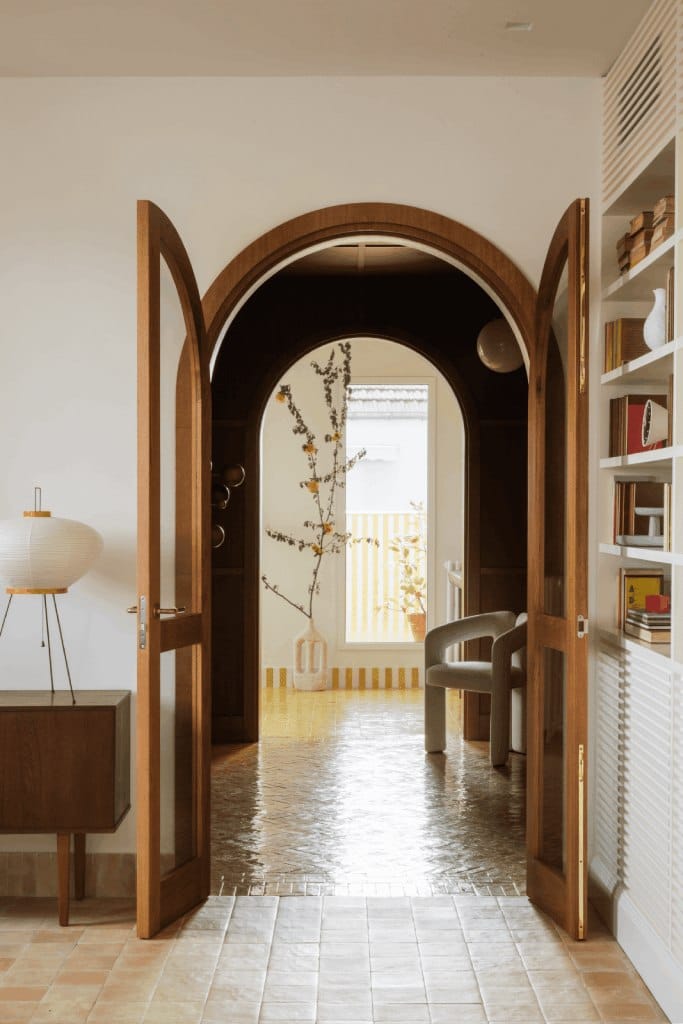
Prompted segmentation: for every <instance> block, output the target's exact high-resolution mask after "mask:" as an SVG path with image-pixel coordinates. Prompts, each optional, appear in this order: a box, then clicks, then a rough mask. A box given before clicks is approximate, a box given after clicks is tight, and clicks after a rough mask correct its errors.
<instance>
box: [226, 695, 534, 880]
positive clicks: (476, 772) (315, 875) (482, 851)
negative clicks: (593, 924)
mask: <svg viewBox="0 0 683 1024" xmlns="http://www.w3.org/2000/svg"><path fill="white" fill-rule="evenodd" d="M422 701H423V695H422V693H421V692H420V691H410V690H406V691H369V692H361V693H359V692H357V691H330V692H323V693H299V692H296V691H292V690H270V691H268V690H267V691H265V692H264V695H263V702H262V739H261V741H260V743H258V744H253V745H240V746H233V747H222V748H218V749H217V750H216V752H215V757H214V765H213V794H212V799H213V815H212V818H213V825H212V828H213V833H212V855H213V857H212V859H213V864H212V867H213V872H212V876H213V877H212V887H213V891H214V892H216V893H223V894H249V893H252V894H259V893H261V894H275V895H277V894H286V893H297V894H310V895H314V894H337V895H341V894H346V895H354V894H355V895H359V896H360V895H365V896H368V895H370V896H372V895H376V896H381V895H386V896H388V895H412V896H419V895H436V894H440V893H468V892H471V893H478V894H485V895H514V894H517V893H520V892H524V889H525V871H526V867H525V849H524V816H525V806H524V793H525V758H524V757H523V756H521V755H518V754H512V755H511V756H510V761H509V764H508V767H507V768H505V769H494V768H492V767H491V765H490V763H489V759H488V745H487V744H486V743H465V742H464V741H463V740H462V735H461V729H460V722H459V718H460V714H459V709H460V707H461V702H460V700H459V698H458V696H457V695H456V694H449V740H448V750H447V753H446V755H431V756H426V755H425V753H424V750H423V718H422Z"/></svg>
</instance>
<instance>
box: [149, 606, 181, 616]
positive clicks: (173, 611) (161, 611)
mask: <svg viewBox="0 0 683 1024" xmlns="http://www.w3.org/2000/svg"><path fill="white" fill-rule="evenodd" d="M186 611H187V608H185V606H184V605H181V607H179V608H155V609H154V614H155V615H156V617H157V618H159V616H160V615H184V614H185V612H186Z"/></svg>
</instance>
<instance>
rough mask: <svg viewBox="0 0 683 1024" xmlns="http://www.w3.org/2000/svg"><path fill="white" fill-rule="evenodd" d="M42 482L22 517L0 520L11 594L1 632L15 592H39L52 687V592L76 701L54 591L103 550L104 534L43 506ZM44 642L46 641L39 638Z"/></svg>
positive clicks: (0, 549) (1, 576)
mask: <svg viewBox="0 0 683 1024" xmlns="http://www.w3.org/2000/svg"><path fill="white" fill-rule="evenodd" d="M41 504H42V498H41V489H40V487H36V488H35V500H34V508H33V510H32V511H31V512H24V515H23V517H22V518H21V519H4V520H0V580H1V581H2V582H3V583H4V584H5V588H6V593H7V594H9V600H8V601H7V606H6V608H5V613H4V615H3V617H2V623H0V636H2V633H3V630H4V628H5V623H6V621H7V615H8V613H9V609H10V605H11V604H12V599H13V597H14V596H15V594H39V595H40V596H41V597H42V606H43V607H42V616H43V619H42V621H43V627H44V630H45V638H46V640H47V655H48V664H49V668H50V688H51V690H52V692H53V693H54V692H55V684H54V673H53V666H52V645H51V641H50V622H49V618H48V600H47V599H48V597H50V596H51V597H52V607H53V609H54V617H55V621H56V623H57V630H58V632H59V640H60V644H61V647H62V654H63V655H64V664H65V666H66V676H67V679H68V681H69V689H70V691H71V697H72V699H73V702H74V704H75V703H76V698H75V697H74V691H73V686H72V684H71V672H70V671H69V662H68V659H67V656H66V647H65V644H64V635H63V633H62V624H61V622H60V619H59V611H58V609H57V599H56V595H57V594H66V592H67V590H68V589H69V587H70V586H71V584H72V583H75V582H76V580H79V579H80V578H81V576H84V575H85V573H86V572H87V571H88V569H89V568H90V566H91V565H92V563H93V562H94V561H95V559H96V558H97V556H98V555H99V553H100V551H101V550H102V538H101V537H100V535H99V533H97V531H96V530H93V529H92V527H90V526H86V525H85V523H78V522H76V521H75V520H73V519H58V518H56V517H55V516H53V515H52V513H51V512H46V511H43V509H42V508H41ZM43 646H45V643H44V642H43Z"/></svg>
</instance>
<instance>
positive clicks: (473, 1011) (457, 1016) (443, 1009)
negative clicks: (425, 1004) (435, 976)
mask: <svg viewBox="0 0 683 1024" xmlns="http://www.w3.org/2000/svg"><path fill="white" fill-rule="evenodd" d="M430 1014H431V1018H430V1019H431V1024H486V1022H487V1020H488V1018H487V1016H486V1011H485V1010H484V1008H483V1006H474V1005H470V1006H463V1005H462V1003H459V1004H458V1003H453V1004H451V1005H450V1006H449V1005H441V1006H432V1007H430Z"/></svg>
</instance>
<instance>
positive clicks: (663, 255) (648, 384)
mask: <svg viewBox="0 0 683 1024" xmlns="http://www.w3.org/2000/svg"><path fill="white" fill-rule="evenodd" d="M682 53H683V0H655V3H653V4H652V6H651V7H650V9H649V11H648V13H647V14H646V16H645V18H644V19H643V22H642V23H641V25H640V26H639V28H638V30H637V31H636V33H635V35H634V37H633V38H632V40H631V41H630V42H629V43H628V45H627V46H626V48H625V50H624V51H623V53H622V54H621V55H620V57H619V58H618V59H617V61H616V62H615V64H614V66H613V67H612V69H611V70H610V72H609V74H608V75H607V77H606V79H605V83H604V112H603V118H604V120H603V203H602V210H601V221H602V222H601V229H602V230H601V247H602V254H601V260H602V265H601V298H602V302H601V312H602V318H601V327H604V324H605V323H607V322H610V321H614V320H617V319H619V318H635V317H645V316H647V314H648V313H649V311H650V309H651V307H652V302H653V296H652V289H653V288H658V287H661V288H666V286H667V274H668V272H669V269H670V268H672V267H673V268H674V288H673V296H674V298H673V308H674V325H673V327H674V329H673V340H671V341H669V342H668V343H667V344H665V345H664V346H663V347H661V348H659V349H656V350H654V351H650V352H646V353H645V354H642V355H639V356H638V358H634V359H632V360H631V361H630V362H627V363H624V364H623V365H622V366H619V367H617V368H616V369H611V370H609V372H605V373H602V375H601V376H600V377H599V381H600V383H599V385H598V388H597V390H598V392H599V402H598V404H597V408H598V410H599V420H600V433H599V446H600V452H599V456H598V457H599V470H598V473H599V487H598V495H597V505H595V506H594V507H596V508H597V528H598V546H597V547H598V549H597V552H596V563H597V566H598V579H597V607H596V609H595V614H594V619H595V618H597V629H595V630H593V631H592V651H593V665H594V669H595V671H594V675H593V700H592V706H591V713H592V724H593V744H592V776H593V783H594V788H593V794H594V796H593V804H592V814H591V850H590V871H591V878H592V883H593V895H594V898H596V899H598V900H599V901H600V902H602V903H603V906H604V909H605V911H606V916H607V918H608V920H610V921H611V923H612V926H613V929H614V931H615V934H616V936H617V938H618V940H619V941H620V942H621V944H622V945H623V946H624V948H625V949H626V952H627V953H628V954H629V956H630V957H631V959H632V960H633V962H634V963H635V965H636V967H637V968H638V970H639V971H640V973H641V974H642V975H643V977H644V979H645V981H646V983H647V984H648V985H649V986H650V988H651V989H652V991H653V993H654V995H655V997H656V998H657V999H658V1000H659V1002H660V1003H661V1004H662V1006H663V1008H664V1010H665V1012H666V1013H667V1014H668V1015H669V1017H670V1018H671V1019H672V1020H683V118H682V113H681V112H682V111H683V102H682V101H683V75H682V74H681V66H680V64H681V54H682ZM644 96H649V97H654V99H651V100H649V101H648V102H647V104H645V103H644V100H643V97H644ZM668 194H673V195H674V196H675V203H676V210H675V230H674V233H673V235H672V236H671V237H669V238H667V239H666V240H665V241H664V242H663V243H662V244H661V245H660V246H658V247H657V248H656V249H654V250H653V251H651V252H650V253H649V255H647V256H646V257H645V258H644V259H643V260H641V261H640V262H639V263H638V264H637V265H636V266H635V267H633V268H632V269H630V270H629V271H627V272H626V273H624V274H622V275H620V274H619V270H618V264H617V258H616V248H615V246H616V241H617V239H618V238H619V237H620V236H622V235H623V234H625V233H626V232H627V231H628V225H629V220H630V218H634V217H636V216H637V215H638V214H639V213H640V212H641V211H643V210H651V209H653V206H654V204H655V203H656V202H657V200H658V199H660V198H661V197H662V196H665V195H668ZM603 342H604V334H602V333H601V334H600V336H599V337H597V338H596V339H595V344H596V345H597V346H598V347H599V348H600V356H601V365H602V352H603ZM672 375H673V410H674V413H673V425H672V437H671V439H670V440H671V443H670V444H669V445H668V446H666V447H664V448H660V449H658V450H653V451H645V452H640V453H638V454H632V455H624V456H611V455H610V451H609V444H610V427H609V418H610V400H611V399H614V398H618V397H620V396H622V395H626V394H636V395H637V394H643V395H647V394H658V393H666V392H667V390H668V385H669V379H670V377H671V376H672ZM593 408H594V410H595V408H596V406H595V405H594V406H593ZM629 479H632V480H640V479H647V480H648V481H650V480H655V481H662V482H664V483H669V484H671V544H670V550H663V549H662V548H655V547H640V546H637V545H632V544H630V543H629V544H623V545H622V544H618V543H615V530H614V515H615V481H617V480H621V481H623V480H629ZM624 568H634V569H640V570H643V571H645V570H647V569H648V568H651V569H657V570H661V571H662V572H663V573H664V576H665V579H666V581H667V586H668V587H669V588H670V592H671V598H672V630H671V643H670V644H648V643H644V642H642V641H640V640H637V639H635V638H634V637H631V636H627V635H626V634H625V633H624V632H623V630H622V629H621V628H620V625H619V615H618V601H619V595H618V581H619V573H620V570H621V569H624Z"/></svg>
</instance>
